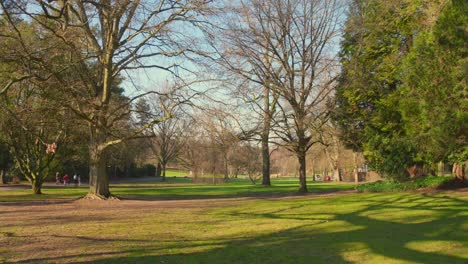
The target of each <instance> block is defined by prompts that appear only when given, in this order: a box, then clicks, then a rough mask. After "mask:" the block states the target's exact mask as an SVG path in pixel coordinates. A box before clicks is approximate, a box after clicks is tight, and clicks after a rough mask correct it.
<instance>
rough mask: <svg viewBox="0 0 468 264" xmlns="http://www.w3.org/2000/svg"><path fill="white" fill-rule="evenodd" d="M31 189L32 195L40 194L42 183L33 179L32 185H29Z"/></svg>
mask: <svg viewBox="0 0 468 264" xmlns="http://www.w3.org/2000/svg"><path fill="white" fill-rule="evenodd" d="M31 187H32V191H33V193H34V194H42V191H41V189H42V183H41V182H39V181H37V180H35V179H33V180H32V184H31Z"/></svg>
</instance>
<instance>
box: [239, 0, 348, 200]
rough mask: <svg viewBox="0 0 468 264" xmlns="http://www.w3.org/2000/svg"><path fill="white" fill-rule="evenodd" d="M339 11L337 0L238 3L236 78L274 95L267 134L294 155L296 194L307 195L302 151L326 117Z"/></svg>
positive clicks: (315, 138) (333, 75)
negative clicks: (242, 77)
mask: <svg viewBox="0 0 468 264" xmlns="http://www.w3.org/2000/svg"><path fill="white" fill-rule="evenodd" d="M341 11H342V6H341V5H340V2H339V1H338V0H289V1H286V0H272V1H263V0H250V1H243V2H242V12H243V16H244V17H245V19H244V21H241V22H239V23H240V25H238V27H237V28H238V30H237V31H236V32H235V36H236V37H235V38H233V41H234V42H235V43H236V47H237V48H238V49H239V51H238V53H239V54H240V55H242V57H243V58H248V60H246V63H244V67H245V68H244V69H246V70H244V71H243V72H242V74H243V75H245V76H246V77H247V78H249V77H250V78H251V79H253V80H254V81H257V82H259V83H261V84H262V85H263V86H264V87H266V88H269V90H270V91H271V92H272V93H273V94H277V95H278V96H279V99H278V100H277V101H276V102H275V103H276V108H277V109H276V111H278V114H277V115H276V116H275V118H274V120H272V121H274V124H275V126H273V130H274V133H275V135H276V138H278V139H281V141H282V144H283V145H284V146H285V147H286V148H287V149H289V150H290V151H292V152H293V153H295V155H296V156H297V159H298V161H299V165H300V169H299V172H300V173H299V176H300V177H299V178H300V188H299V191H300V192H307V184H306V153H307V150H308V149H309V148H310V147H311V146H312V145H313V144H315V143H317V142H319V141H320V137H319V133H316V132H317V131H319V130H320V129H321V126H322V125H323V124H324V123H325V122H326V121H327V118H328V108H327V101H328V98H329V96H330V95H331V93H332V91H333V86H334V84H335V79H336V76H337V73H338V69H337V65H338V63H337V60H336V58H335V53H336V52H335V50H336V48H335V47H336V44H337V42H336V41H337V37H338V33H339V32H338V30H339V22H340V18H341ZM251 76H255V77H251ZM265 97H266V96H265Z"/></svg>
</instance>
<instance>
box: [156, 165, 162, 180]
mask: <svg viewBox="0 0 468 264" xmlns="http://www.w3.org/2000/svg"><path fill="white" fill-rule="evenodd" d="M156 177H161V162H158V165H157V166H156Z"/></svg>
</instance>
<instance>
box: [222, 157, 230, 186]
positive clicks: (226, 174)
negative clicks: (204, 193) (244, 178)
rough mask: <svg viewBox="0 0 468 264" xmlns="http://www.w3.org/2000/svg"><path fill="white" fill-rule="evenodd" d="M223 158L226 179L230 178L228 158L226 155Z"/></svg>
mask: <svg viewBox="0 0 468 264" xmlns="http://www.w3.org/2000/svg"><path fill="white" fill-rule="evenodd" d="M223 159H224V180H228V179H229V168H228V167H229V166H228V158H227V156H226V155H225V156H224V157H223Z"/></svg>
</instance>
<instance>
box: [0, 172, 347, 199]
mask: <svg viewBox="0 0 468 264" xmlns="http://www.w3.org/2000/svg"><path fill="white" fill-rule="evenodd" d="M352 188H354V185H353V184H336V183H314V182H309V190H310V192H332V191H339V190H348V189H352ZM110 189H111V192H112V193H113V194H114V195H116V196H118V197H121V198H127V199H130V198H132V199H135V198H136V199H201V198H223V197H242V196H258V195H266V196H270V195H289V194H291V195H292V194H295V193H296V191H297V189H298V180H297V179H273V180H272V186H268V187H265V186H261V185H258V184H257V185H253V184H251V183H250V181H248V180H246V179H233V180H231V181H230V182H227V183H222V184H218V185H210V184H192V183H190V179H187V178H183V177H176V178H167V180H166V182H160V181H156V180H155V181H154V182H145V183H121V184H111V186H110ZM42 191H43V193H44V194H42V195H33V194H32V191H31V190H30V189H22V190H9V191H1V190H0V202H5V201H10V202H12V201H30V200H53V199H77V198H80V197H82V196H84V195H85V194H86V193H87V191H88V189H87V188H86V187H74V186H66V187H63V186H58V187H57V186H53V187H47V186H45V187H44V188H43V190H42Z"/></svg>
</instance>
